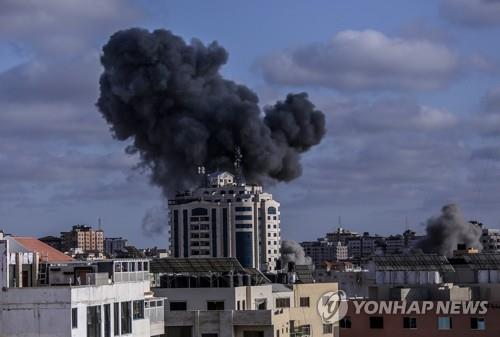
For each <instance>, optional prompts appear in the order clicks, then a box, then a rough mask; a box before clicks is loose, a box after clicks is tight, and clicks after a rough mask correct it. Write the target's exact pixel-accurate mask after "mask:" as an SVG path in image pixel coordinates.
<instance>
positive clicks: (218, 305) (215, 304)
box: [207, 301, 224, 310]
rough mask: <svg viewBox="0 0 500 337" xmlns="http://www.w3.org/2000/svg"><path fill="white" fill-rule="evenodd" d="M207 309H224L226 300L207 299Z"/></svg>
mask: <svg viewBox="0 0 500 337" xmlns="http://www.w3.org/2000/svg"><path fill="white" fill-rule="evenodd" d="M207 310H224V301H207Z"/></svg>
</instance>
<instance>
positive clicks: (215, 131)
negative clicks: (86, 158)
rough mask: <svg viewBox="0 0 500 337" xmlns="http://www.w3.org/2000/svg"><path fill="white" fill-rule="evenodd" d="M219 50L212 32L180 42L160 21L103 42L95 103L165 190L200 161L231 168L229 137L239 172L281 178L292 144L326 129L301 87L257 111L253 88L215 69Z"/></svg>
mask: <svg viewBox="0 0 500 337" xmlns="http://www.w3.org/2000/svg"><path fill="white" fill-rule="evenodd" d="M227 59H228V54H227V52H226V50H225V49H224V48H222V47H221V46H219V45H218V44H217V42H212V43H211V44H209V45H204V44H203V43H202V42H200V41H199V40H196V39H193V40H192V41H191V42H190V43H189V44H188V43H186V42H185V41H184V40H183V39H182V38H180V37H178V36H176V35H173V34H172V33H171V32H169V31H167V30H155V31H153V32H149V31H147V30H144V29H139V28H133V29H128V30H123V31H118V32H117V33H115V34H113V35H112V36H111V38H110V40H109V41H108V43H107V44H106V45H105V46H104V47H103V54H102V56H101V63H102V65H103V66H104V72H103V73H102V75H101V78H100V97H99V99H98V102H97V106H98V108H99V110H100V112H101V113H102V115H103V116H104V118H105V119H106V121H107V122H108V124H110V126H111V130H112V133H113V136H114V137H115V138H116V139H119V140H122V141H126V140H129V141H131V142H132V144H131V145H130V146H128V147H127V150H126V151H127V152H128V153H130V154H133V153H138V154H139V156H140V165H141V166H143V167H147V168H149V169H150V170H151V181H152V183H154V184H156V185H158V186H160V187H161V188H162V189H163V193H164V195H166V196H168V195H169V194H171V193H175V191H179V190H185V189H189V188H192V187H194V186H195V185H197V184H198V182H199V177H197V176H196V167H197V166H199V165H204V166H205V167H206V168H207V170H208V171H210V170H215V169H217V168H218V169H221V170H227V169H231V168H232V167H233V162H234V158H235V149H236V148H238V147H239V148H240V149H241V153H242V154H243V166H242V170H243V174H244V176H245V178H246V180H247V181H248V182H250V183H262V182H263V181H267V180H276V181H290V180H292V179H294V178H296V177H298V176H300V174H301V171H302V169H301V164H300V154H301V153H303V152H305V151H307V150H308V149H309V148H311V147H312V146H313V145H316V144H318V143H319V142H320V141H321V139H322V137H323V135H324V134H325V117H324V115H323V113H322V112H321V111H319V110H316V109H315V106H314V105H313V104H312V103H311V102H310V101H309V99H308V96H307V94H305V93H300V94H289V95H288V96H287V97H286V98H285V100H283V101H280V102H278V103H276V104H275V105H273V106H268V107H266V108H265V109H264V116H263V117H262V114H261V109H260V108H259V105H258V97H257V95H256V94H255V93H253V92H252V91H251V90H250V89H248V88H247V87H246V86H244V85H240V84H237V83H235V82H233V81H229V80H227V79H224V78H223V77H222V76H221V74H220V73H219V70H220V68H221V66H222V65H224V64H225V63H226V61H227Z"/></svg>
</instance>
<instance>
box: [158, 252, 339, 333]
mask: <svg viewBox="0 0 500 337" xmlns="http://www.w3.org/2000/svg"><path fill="white" fill-rule="evenodd" d="M151 272H152V273H153V274H154V279H155V280H156V281H155V282H157V286H156V287H154V288H153V291H154V293H155V296H158V297H162V298H166V299H167V300H166V301H165V331H166V334H167V335H168V336H172V337H198V336H202V337H210V336H221V337H232V336H234V337H294V336H338V325H337V326H335V325H334V324H323V321H322V318H321V316H320V314H319V313H318V310H317V304H318V301H324V300H325V299H324V298H323V296H324V295H325V294H328V293H329V292H334V291H337V284H335V283H321V284H315V283H309V284H290V285H284V284H276V283H270V282H269V280H268V279H267V278H266V277H265V276H264V275H263V274H261V273H260V272H259V271H258V270H256V269H252V268H250V269H248V268H243V267H242V266H241V264H240V263H239V262H238V261H237V260H236V259H234V258H226V259H221V258H205V259H203V258H177V259H175V258H165V259H155V260H153V261H152V262H151ZM326 300H328V298H327V299H326ZM334 304H335V303H334Z"/></svg>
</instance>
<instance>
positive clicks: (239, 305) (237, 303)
mask: <svg viewBox="0 0 500 337" xmlns="http://www.w3.org/2000/svg"><path fill="white" fill-rule="evenodd" d="M236 310H241V302H240V301H236Z"/></svg>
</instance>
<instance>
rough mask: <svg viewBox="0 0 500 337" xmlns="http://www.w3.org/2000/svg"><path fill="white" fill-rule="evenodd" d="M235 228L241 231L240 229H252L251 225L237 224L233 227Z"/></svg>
mask: <svg viewBox="0 0 500 337" xmlns="http://www.w3.org/2000/svg"><path fill="white" fill-rule="evenodd" d="M235 227H236V228H239V229H242V228H252V227H253V225H252V224H251V223H237V224H236V225H235Z"/></svg>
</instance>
